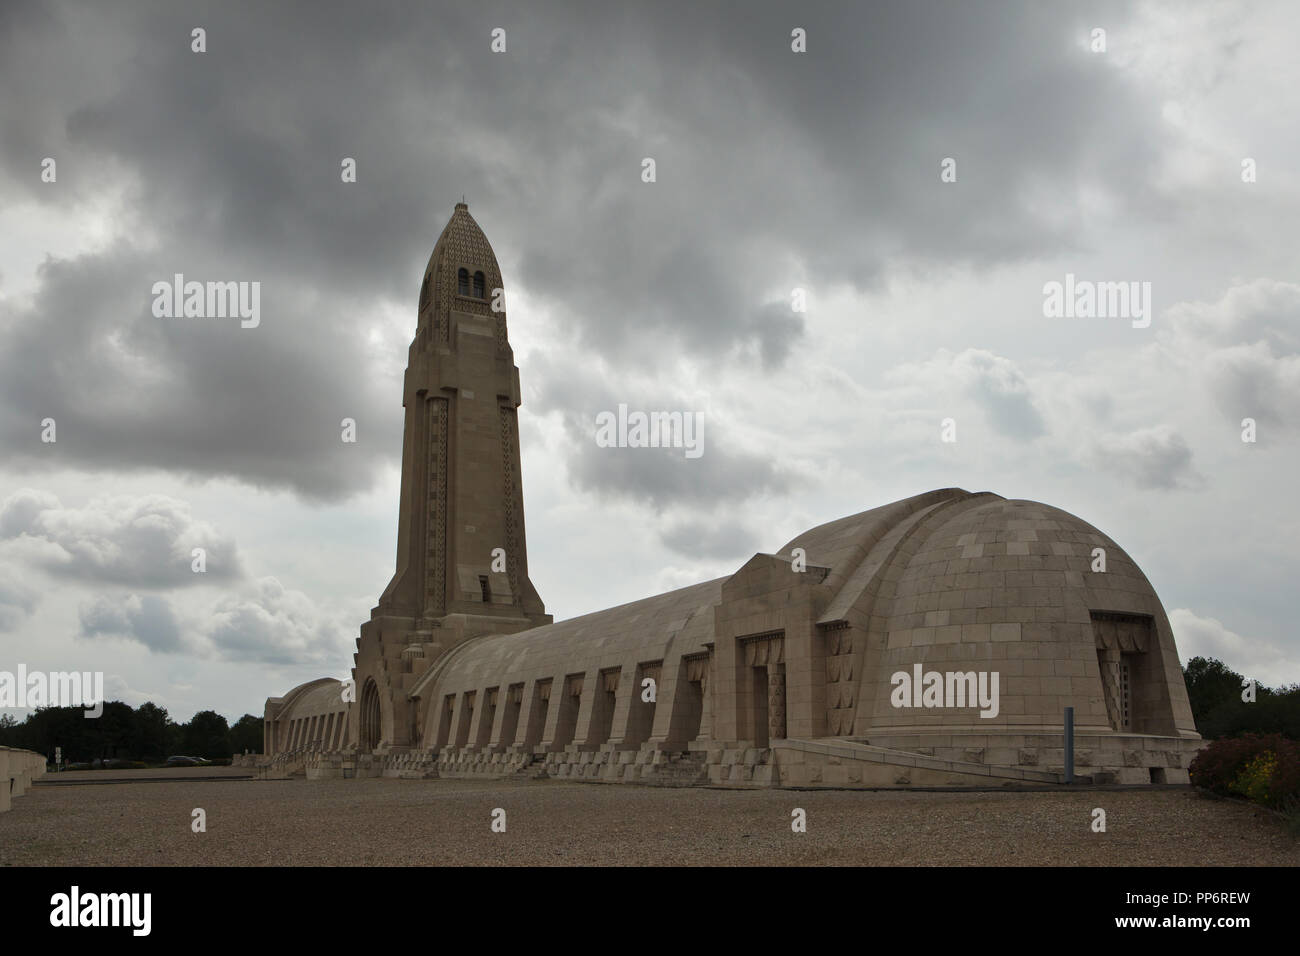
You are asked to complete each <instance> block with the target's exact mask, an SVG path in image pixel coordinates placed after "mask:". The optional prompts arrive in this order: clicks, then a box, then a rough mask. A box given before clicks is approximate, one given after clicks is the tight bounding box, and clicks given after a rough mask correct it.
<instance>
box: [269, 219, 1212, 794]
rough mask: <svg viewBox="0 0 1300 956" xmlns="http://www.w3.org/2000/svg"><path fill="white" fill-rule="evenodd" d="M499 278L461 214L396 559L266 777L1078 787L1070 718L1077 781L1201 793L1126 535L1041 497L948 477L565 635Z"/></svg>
mask: <svg viewBox="0 0 1300 956" xmlns="http://www.w3.org/2000/svg"><path fill="white" fill-rule="evenodd" d="M503 287H504V283H503V281H502V276H501V270H500V268H499V266H498V265H497V260H496V256H495V254H494V253H493V251H492V247H491V246H490V245H489V244H488V241H487V238H486V237H485V236H484V234H483V231H482V230H481V229H480V228H479V226H478V224H477V223H476V222H475V221H474V219H473V218H472V217H471V216H470V214H469V209H468V208H467V207H466V205H465V204H464V203H460V204H458V205H457V206H456V209H455V212H454V213H453V214H452V217H451V220H450V221H449V222H448V223H447V226H446V228H445V229H444V230H443V232H442V235H441V236H440V237H439V239H438V242H437V244H436V245H435V246H434V249H433V255H432V256H431V257H430V258H429V264H428V267H427V269H426V270H425V274H424V281H423V283H422V284H421V286H420V298H419V311H418V316H419V318H418V324H417V327H416V332H415V339H414V341H413V342H412V343H411V347H410V352H409V360H408V365H407V370H406V378H405V383H404V385H403V394H402V401H403V405H404V406H405V409H406V421H405V433H404V439H403V447H402V486H401V507H400V514H399V519H398V520H399V524H398V541H397V569H396V572H395V573H394V575H393V578H392V580H391V582H390V583H389V584H388V587H387V588H386V589H385V590H384V592H383V594H382V595H381V596H380V598H379V603H378V606H376V607H375V608H374V609H373V610H372V612H371V616H370V620H369V621H366V622H365V623H364V624H362V625H361V633H360V637H359V639H358V640H357V650H356V654H355V655H354V656H353V668H352V681H350V682H348V681H342V682H341V681H338V680H334V679H330V678H324V679H321V680H317V681H312V682H310V683H307V684H303V685H301V686H299V687H296V688H294V689H293V690H292V691H290V692H289V693H288V694H286V695H285V696H284V697H282V698H271V699H269V700H268V701H267V702H266V712H265V746H264V750H265V754H264V755H263V756H261V757H260V758H258V759H259V760H260V762H261V763H262V765H263V766H265V767H266V768H267V770H268V772H271V773H284V774H293V773H300V772H301V773H305V775H307V776H309V777H316V776H331V775H334V776H367V775H377V774H387V775H394V776H433V775H438V776H465V775H472V774H492V775H505V774H513V773H524V774H531V775H538V774H541V773H546V774H549V775H551V776H559V777H569V778H573V779H580V780H591V781H593V782H596V781H600V782H641V783H652V784H662V785H688V784H693V783H702V782H713V783H715V784H718V783H721V784H734V785H739V786H780V785H788V786H810V785H811V786H815V785H826V786H854V785H858V786H907V785H912V786H934V785H940V786H942V785H949V784H952V785H971V784H985V785H987V784H989V783H990V782H992V783H993V784H994V785H1003V784H1007V783H1013V784H1014V783H1042V782H1061V781H1062V780H1063V775H1062V771H1063V766H1064V757H1063V749H1064V737H1063V714H1064V711H1065V708H1067V707H1072V708H1073V709H1074V721H1075V764H1076V774H1077V775H1079V776H1080V777H1082V778H1092V779H1093V780H1094V781H1096V782H1108V781H1109V782H1119V783H1147V782H1152V783H1158V782H1168V783H1173V782H1186V781H1187V766H1188V763H1189V761H1190V760H1191V757H1192V756H1193V755H1194V754H1195V752H1196V750H1197V749H1198V748H1199V746H1200V737H1199V735H1198V734H1197V732H1196V728H1195V726H1194V724H1193V722H1192V715H1191V710H1190V707H1189V705H1188V699H1187V690H1186V687H1185V686H1184V683H1183V677H1182V672H1181V670H1180V666H1179V660H1178V651H1177V649H1176V648H1175V646H1174V637H1173V634H1172V632H1171V631H1170V628H1169V621H1168V619H1167V618H1166V616H1165V612H1164V609H1163V607H1162V606H1161V603H1160V599H1159V598H1158V597H1157V596H1156V593H1155V591H1154V590H1153V589H1152V587H1151V585H1150V583H1149V582H1148V581H1147V579H1146V577H1145V575H1143V573H1142V571H1141V570H1140V569H1139V568H1138V567H1137V565H1136V564H1135V563H1134V562H1133V560H1132V559H1131V558H1130V557H1129V556H1128V555H1127V554H1126V553H1125V552H1124V551H1123V550H1122V549H1121V548H1120V546H1119V545H1118V544H1116V543H1115V542H1114V541H1113V540H1111V538H1110V537H1108V536H1107V535H1105V534H1103V533H1102V532H1101V531H1099V530H1098V529H1096V528H1094V527H1093V526H1091V525H1090V524H1088V523H1087V522H1085V521H1083V520H1082V519H1080V518H1076V517H1075V516H1074V515H1072V514H1069V513H1068V512H1065V511H1062V510H1060V509H1058V508H1053V507H1051V506H1049V505H1045V504H1040V503H1038V502H1033V501H1019V500H1008V499H1006V498H1003V497H1001V496H999V495H996V494H992V493H990V492H978V493H971V492H968V491H963V490H961V489H958V488H944V489H940V490H937V491H929V492H926V493H924V494H919V495H916V496H914V497H911V498H906V499H904V500H902V501H896V502H893V503H892V504H886V505H884V506H882V507H877V508H873V509H871V510H868V511H863V512H862V513H860V514H855V515H850V516H848V517H845V518H840V519H839V520H837V521H831V522H829V523H827V524H823V525H820V526H818V527H816V528H811V529H809V530H808V531H805V532H804V533H802V534H800V535H798V536H796V537H795V538H794V539H793V540H791V541H788V542H786V543H785V544H784V545H782V546H781V547H780V548H777V549H776V550H774V551H772V552H771V553H765V554H755V555H754V556H753V557H751V558H750V559H749V560H748V561H746V562H745V563H744V564H743V565H742V566H741V567H739V568H738V569H737V570H736V572H735V573H734V574H732V575H730V576H728V577H723V578H719V579H717V580H714V581H705V582H703V583H700V584H696V585H693V586H691V587H686V588H681V589H680V590H676V591H671V592H669V593H667V594H660V595H657V596H655V597H650V598H646V599H645V600H642V601H636V602H633V603H631V604H624V605H622V606H620V607H615V608H610V609H609V610H606V611H598V612H596V613H593V614H586V615H583V616H581V617H576V618H572V619H570V620H567V621H562V622H560V623H554V622H553V620H552V618H551V615H550V614H548V613H546V609H545V606H544V605H543V603H542V600H541V598H540V597H539V595H538V593H537V589H536V588H535V587H534V586H533V583H532V581H531V580H530V578H529V574H528V550H527V543H526V537H525V531H524V502H523V493H522V475H521V469H520V455H519V423H518V409H519V405H520V392H519V370H518V369H517V368H516V367H515V364H514V353H513V351H512V350H511V347H510V341H509V337H508V335H507V325H506V313H505V311H504V310H503V308H502V307H501V305H502V303H501V301H500V297H499V293H498V290H501V289H502V288H503ZM612 453H616V454H618V453H627V452H612ZM611 557H612V556H611Z"/></svg>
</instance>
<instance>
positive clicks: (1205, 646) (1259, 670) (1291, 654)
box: [1169, 607, 1300, 686]
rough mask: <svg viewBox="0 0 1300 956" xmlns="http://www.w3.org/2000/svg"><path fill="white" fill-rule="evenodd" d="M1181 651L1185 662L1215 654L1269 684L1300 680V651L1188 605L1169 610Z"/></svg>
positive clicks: (1214, 655)
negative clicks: (1236, 628)
mask: <svg viewBox="0 0 1300 956" xmlns="http://www.w3.org/2000/svg"><path fill="white" fill-rule="evenodd" d="M1169 626H1170V627H1171V628H1173V631H1174V640H1175V641H1176V642H1177V644H1178V653H1179V655H1180V656H1181V658H1182V663H1183V664H1184V665H1185V664H1186V663H1187V662H1188V661H1189V660H1191V659H1192V658H1193V657H1216V658H1218V659H1219V660H1221V661H1223V663H1224V664H1226V665H1227V666H1228V667H1230V668H1231V669H1232V670H1234V671H1236V672H1237V673H1239V674H1241V675H1242V676H1243V677H1249V678H1253V679H1254V680H1257V681H1260V682H1262V683H1264V684H1267V685H1270V686H1277V685H1281V684H1293V683H1296V682H1300V652H1297V651H1296V649H1295V648H1284V647H1279V646H1277V645H1276V644H1271V643H1269V642H1268V641H1263V640H1259V639H1258V638H1248V637H1244V636H1242V635H1241V634H1238V633H1236V632H1235V631H1232V630H1229V629H1228V628H1227V627H1226V626H1225V625H1224V624H1223V622H1222V621H1219V620H1216V619H1215V618H1212V617H1201V616H1200V615H1198V614H1197V613H1196V612H1194V611H1191V610H1188V609H1187V608H1182V607H1180V608H1174V609H1173V610H1172V611H1170V612H1169Z"/></svg>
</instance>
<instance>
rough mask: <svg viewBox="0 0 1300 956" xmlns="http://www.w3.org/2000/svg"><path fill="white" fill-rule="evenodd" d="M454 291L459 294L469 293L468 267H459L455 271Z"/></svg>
mask: <svg viewBox="0 0 1300 956" xmlns="http://www.w3.org/2000/svg"><path fill="white" fill-rule="evenodd" d="M456 291H457V292H458V293H460V294H461V295H469V270H468V269H461V270H459V271H458V272H457V273H456Z"/></svg>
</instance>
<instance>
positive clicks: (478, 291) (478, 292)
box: [474, 272, 486, 299]
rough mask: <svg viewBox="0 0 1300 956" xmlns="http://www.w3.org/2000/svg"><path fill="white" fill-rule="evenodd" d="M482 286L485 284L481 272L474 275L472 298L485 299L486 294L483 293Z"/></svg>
mask: <svg viewBox="0 0 1300 956" xmlns="http://www.w3.org/2000/svg"><path fill="white" fill-rule="evenodd" d="M484 285H485V282H484V279H483V273H481V272H476V273H474V298H476V299H482V298H485V297H486V294H485V292H484Z"/></svg>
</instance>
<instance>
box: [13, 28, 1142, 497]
mask: <svg viewBox="0 0 1300 956" xmlns="http://www.w3.org/2000/svg"><path fill="white" fill-rule="evenodd" d="M1100 9H1101V10H1102V12H1103V13H1105V22H1106V24H1107V26H1108V27H1109V29H1111V31H1112V33H1114V32H1117V31H1121V30H1122V28H1123V19H1124V14H1122V13H1120V12H1116V10H1117V9H1118V8H1100ZM1092 12H1093V11H1089V16H1087V17H1085V16H1083V15H1082V14H1079V13H1078V12H1077V11H1073V10H1071V11H1068V12H1066V11H1065V10H1063V9H1062V8H1057V7H1053V6H1048V5H1040V4H1033V3H1026V4H1009V5H1002V6H996V7H995V6H989V5H985V4H978V5H977V4H963V3H953V4H932V3H923V4H912V3H897V4H886V5H865V4H834V5H815V4H814V5H811V6H801V7H799V8H797V9H795V8H790V7H787V6H785V5H776V4H772V5H769V6H764V5H759V4H753V3H744V4H740V3H735V4H725V5H724V4H718V5H686V4H671V3H669V4H643V5H640V6H637V7H635V8H627V7H624V6H621V5H619V6H614V5H610V6H603V5H596V4H587V3H580V4H574V5H571V6H563V5H560V4H550V3H548V4H517V5H492V4H486V5H481V6H473V5H463V6H462V5H456V6H451V5H441V4H438V5H433V4H430V5H423V4H421V5H411V4H382V3H381V4H367V5H364V6H355V7H354V6H347V5H341V4H340V5H321V4H316V3H311V4H308V3H303V4H297V5H295V4H289V3H279V4H273V5H265V4H259V5H254V4H220V5H217V4H212V5H210V6H208V5H199V6H196V7H183V8H177V7H175V6H172V5H162V4H159V5H145V6H135V7H129V8H116V7H115V8H112V9H109V8H107V7H101V6H98V5H92V4H61V5H57V6H54V7H45V6H37V5H34V4H33V5H27V4H16V5H13V4H11V5H6V6H5V9H4V12H3V13H2V14H0V89H3V90H4V93H3V94H0V95H2V96H3V104H2V105H3V110H0V117H2V118H0V124H2V125H0V197H3V198H5V199H6V200H10V201H16V200H19V199H24V200H28V201H33V200H34V201H36V202H39V203H41V204H45V205H46V206H47V208H51V209H57V210H58V211H61V212H63V213H65V214H66V213H68V212H69V211H70V210H73V209H75V208H78V207H76V205H75V204H76V203H78V202H79V201H80V200H83V199H84V198H86V197H87V196H88V195H94V194H96V193H97V192H98V191H100V190H106V189H123V190H125V192H124V195H125V196H126V197H127V202H128V205H129V208H130V211H131V213H132V221H133V222H138V223H139V228H140V232H141V234H140V235H138V236H132V237H129V238H123V239H121V240H119V241H118V243H117V244H116V245H115V246H113V247H112V248H109V249H107V250H104V251H102V252H97V253H94V254H90V255H87V256H84V257H82V258H79V259H74V260H71V261H55V262H52V263H50V264H48V265H47V266H46V268H45V269H44V271H43V272H42V274H41V277H40V280H41V288H40V290H39V293H38V295H37V296H36V298H35V301H34V303H33V304H32V305H31V307H30V308H28V307H26V306H23V305H20V304H16V303H13V302H8V303H6V304H5V305H4V306H3V313H2V314H0V394H2V396H3V401H2V402H0V407H2V408H3V409H4V411H3V413H2V415H3V417H0V442H3V443H4V445H5V447H6V448H7V449H10V448H11V449H13V456H14V461H15V463H16V464H21V463H27V464H32V463H48V462H49V461H51V460H57V461H59V462H60V463H62V464H81V465H90V466H95V467H105V468H114V469H129V468H135V467H159V468H169V469H176V470H178V471H183V472H188V473H192V474H195V475H200V476H206V475H231V476H236V477H239V478H242V479H244V480H247V481H249V482H253V483H257V484H265V485H269V486H281V487H290V488H293V489H295V490H297V491H299V492H300V493H303V494H306V495H309V496H315V497H320V498H334V497H338V496H342V495H345V494H347V493H349V492H352V491H355V490H357V489H359V488H362V487H364V486H366V485H367V484H368V482H369V481H370V480H371V475H372V471H373V464H374V462H375V461H376V460H384V459H388V460H393V459H394V458H395V456H396V455H397V453H398V450H399V447H400V437H399V432H400V425H401V412H400V409H399V408H398V406H397V394H396V389H395V387H394V386H393V384H392V383H391V382H387V381H384V380H383V379H382V378H377V377H376V376H375V375H374V374H373V372H372V369H371V368H370V367H369V366H368V365H366V364H365V363H363V362H362V361H361V358H360V357H361V356H362V355H364V354H365V351H366V338H365V335H366V332H367V328H368V325H369V324H370V321H371V316H372V314H373V311H374V310H375V309H376V308H377V307H378V306H379V305H381V304H396V305H398V306H399V307H401V308H409V309H410V310H411V313H410V314H411V327H412V330H413V327H414V308H415V298H416V294H417V292H418V286H419V279H420V270H421V267H422V266H423V264H424V261H425V259H426V258H427V256H428V253H429V250H430V248H431V247H432V244H433V242H434V240H435V239H436V238H437V235H438V233H439V231H440V230H441V227H442V225H443V223H444V222H445V219H446V217H447V216H448V215H449V213H450V210H451V205H452V203H453V202H454V201H456V200H457V199H459V197H460V194H461V193H462V192H464V193H466V194H468V196H469V198H470V204H471V209H472V210H473V212H474V214H475V215H476V217H477V218H478V219H479V221H480V223H481V224H482V225H483V226H484V229H485V231H486V232H487V234H488V236H489V238H490V239H491V240H492V241H493V242H494V244H495V245H496V248H497V251H498V254H499V257H500V258H501V259H502V260H503V267H504V268H505V272H506V283H507V286H509V284H510V283H511V282H512V281H515V282H519V281H522V282H523V283H524V284H526V285H527V287H528V288H529V289H530V291H532V292H533V293H535V294H536V295H537V296H539V297H540V298H541V299H542V300H543V301H544V302H546V303H547V304H549V305H550V306H552V307H553V308H554V309H555V310H556V311H557V312H559V313H560V314H563V315H565V316H566V319H567V327H568V328H569V329H570V330H571V337H570V339H569V340H568V341H567V342H566V346H567V347H568V348H570V349H573V350H585V351H587V352H590V351H592V350H595V351H597V352H599V353H600V354H601V355H602V356H603V357H604V358H605V359H606V360H607V361H608V362H610V363H611V365H613V366H615V367H618V366H620V365H622V366H626V367H631V368H636V369H637V370H639V371H642V372H651V373H652V372H653V371H654V370H655V369H656V368H658V367H659V363H661V362H665V361H668V360H671V359H672V358H673V356H674V354H675V353H676V352H679V351H683V350H684V351H685V352H686V353H688V354H690V355H691V356H693V357H696V358H699V359H703V360H705V361H714V362H740V363H746V364H748V365H759V366H761V367H763V368H764V369H767V370H770V369H773V368H775V367H777V366H779V365H780V364H781V362H782V361H783V360H784V358H785V357H786V356H787V355H788V354H789V353H790V351H791V350H792V349H794V348H797V347H798V342H799V340H800V337H801V336H802V334H803V325H802V323H801V321H799V317H798V316H795V315H791V314H785V313H784V312H783V310H782V309H781V308H779V307H776V306H774V305H772V303H773V302H774V297H776V298H775V300H776V301H781V300H783V297H785V296H787V295H788V293H789V289H790V288H792V287H794V286H796V285H804V284H811V285H812V286H814V287H817V286H824V285H830V284H834V283H850V284H853V285H855V286H858V287H867V286H871V285H872V284H873V283H875V282H876V281H877V279H878V277H879V276H880V275H881V273H882V270H883V269H884V268H885V266H886V263H887V262H889V263H895V264H898V263H901V264H909V263H910V264H912V265H914V266H916V267H918V268H922V269H925V268H931V267H935V268H938V267H946V266H947V265H948V264H951V263H957V262H961V263H975V264H991V263H998V262H1002V261H1006V260H1014V259H1019V258H1026V257H1033V256H1039V255H1045V254H1049V253H1052V252H1054V251H1059V250H1061V249H1067V248H1070V247H1071V245H1072V243H1073V242H1074V238H1073V236H1074V230H1075V228H1076V227H1077V226H1078V225H1079V220H1080V213H1079V210H1077V209H1076V208H1075V207H1074V205H1073V199H1072V197H1074V196H1077V195H1079V194H1080V192H1081V189H1080V187H1081V186H1085V185H1096V184H1098V183H1103V182H1104V183H1106V184H1108V185H1107V189H1108V190H1109V191H1110V192H1112V193H1113V191H1114V190H1115V189H1121V190H1124V189H1127V190H1130V192H1129V194H1128V195H1126V196H1123V197H1121V198H1122V199H1123V201H1125V202H1128V203H1130V204H1132V205H1133V206H1134V207H1135V208H1136V207H1140V206H1141V204H1142V203H1144V202H1151V201H1153V200H1146V199H1142V198H1141V197H1142V196H1143V195H1144V188H1143V183H1144V181H1145V177H1146V175H1147V172H1148V170H1149V167H1150V165H1151V162H1152V155H1153V150H1152V136H1153V135H1154V134H1153V133H1152V130H1154V129H1156V128H1158V125H1159V124H1158V123H1156V122H1154V121H1153V118H1154V115H1155V114H1153V112H1152V111H1153V109H1154V107H1153V106H1152V105H1151V104H1148V103H1145V102H1144V101H1142V100H1141V99H1139V98H1137V97H1135V96H1133V95H1131V93H1130V91H1129V90H1126V89H1125V88H1124V87H1123V86H1121V85H1120V84H1121V81H1120V79H1119V78H1118V75H1117V73H1116V72H1115V71H1112V70H1107V69H1105V68H1104V67H1103V65H1102V64H1101V63H1100V62H1098V61H1097V60H1096V59H1095V58H1094V59H1090V58H1089V57H1088V56H1087V55H1086V54H1084V53H1083V52H1082V51H1081V50H1080V49H1079V44H1080V40H1081V37H1082V36H1083V35H1084V34H1085V33H1086V29H1087V28H1088V27H1089V26H1091V25H1093V23H1092V19H1093V18H1092V16H1091V14H1092ZM196 25H199V26H203V27H204V28H205V29H206V30H207V44H208V52H206V53H203V54H196V53H192V52H191V51H190V30H191V28H193V27H194V26H196ZM796 25H797V26H801V27H804V28H806V29H807V31H808V37H809V40H808V44H809V52H808V53H807V54H803V55H795V54H792V53H791V52H790V29H791V27H792V26H796ZM497 26H500V27H504V28H505V29H506V30H507V37H508V49H507V52H506V53H504V54H500V55H494V54H492V53H491V52H490V51H489V46H488V44H489V31H490V30H491V29H492V28H493V27H497ZM47 155H48V156H54V157H55V158H56V159H57V160H58V162H59V181H58V183H57V184H42V183H41V182H40V181H39V176H38V173H39V163H40V159H41V158H42V157H44V156H47ZM344 156H350V157H355V158H356V159H357V161H358V182H357V183H356V184H354V185H343V184H341V183H340V182H339V161H340V160H341V159H342V158H343V157H344ZM647 156H649V157H653V158H654V159H655V161H656V163H657V175H658V181H657V182H655V183H653V184H646V183H643V182H642V181H641V161H642V159H643V158H644V157H647ZM946 156H952V157H954V158H956V159H957V162H958V182H957V183H956V184H953V185H950V186H943V185H941V184H940V183H939V181H938V170H939V161H940V160H941V159H942V158H943V157H946ZM1043 195H1050V196H1053V197H1055V200H1054V201H1053V202H1052V203H1050V204H1048V208H1050V210H1051V218H1050V219H1048V218H1044V215H1043V212H1042V210H1043V208H1044V204H1043V203H1042V202H1039V201H1035V197H1038V198H1039V199H1041V197H1042V196H1043ZM175 272H183V273H185V274H186V275H187V277H189V278H197V279H200V280H226V279H231V280H243V281H261V282H262V283H263V293H264V299H263V311H264V317H263V321H262V325H261V326H260V327H259V328H258V329H255V330H240V329H238V328H237V327H236V326H235V325H233V324H231V323H226V324H224V325H222V324H216V325H212V324H205V323H206V320H200V321H199V322H198V323H188V324H187V323H182V322H179V321H177V320H160V319H156V318H154V317H153V316H152V315H150V314H149V311H148V302H149V295H148V290H149V288H150V286H151V284H152V283H153V282H154V281H158V280H162V279H166V278H168V277H170V276H171V275H172V274H173V273H175ZM520 320H521V317H519V316H514V317H512V322H513V323H518V322H519V321H520ZM647 341H650V342H655V343H658V344H659V347H658V348H652V349H647V348H646V347H645V345H646V342H647ZM391 361H392V363H393V364H397V363H400V362H401V361H402V356H400V355H396V356H393V357H392V358H391ZM46 416H49V417H54V418H56V419H57V420H58V422H59V429H60V431H59V443H58V445H57V446H42V445H40V444H39V443H38V442H37V441H36V437H35V436H36V435H37V434H38V431H37V424H38V423H39V421H40V420H41V419H42V418H44V417H46ZM343 417H353V418H356V419H357V420H358V425H359V434H360V436H361V442H362V444H361V445H360V446H349V445H344V444H342V443H341V442H339V440H338V427H339V426H338V422H339V420H340V419H341V418H343ZM367 443H368V444H367ZM56 449H57V451H56ZM594 451H598V450H597V449H592V448H587V447H584V448H583V450H582V453H581V455H580V457H579V458H578V459H577V460H576V461H575V462H574V463H573V464H572V467H573V472H574V474H575V476H576V477H578V478H579V480H580V481H590V482H593V483H594V484H596V485H602V486H603V485H608V484H609V483H610V482H614V483H619V484H627V485H630V486H631V487H632V488H634V489H638V488H639V489H640V492H639V493H644V494H648V495H651V496H653V497H655V498H657V499H663V497H664V496H666V495H676V494H679V493H687V494H693V493H694V490H693V489H695V488H696V482H697V481H698V480H699V479H698V477H697V476H695V475H691V476H690V477H686V473H685V472H684V471H682V469H680V468H678V466H677V465H675V464H674V465H671V466H670V465H669V464H667V463H664V462H654V461H647V462H646V463H643V464H638V465H636V466H635V467H634V466H631V465H627V464H619V463H618V462H619V461H620V459H618V458H617V457H615V458H610V459H609V460H608V461H607V460H605V459H597V458H596V457H593V452H594ZM651 457H653V456H651ZM752 464H753V462H748V461H741V460H740V459H739V458H736V457H733V458H732V459H727V458H725V457H717V458H713V459H711V460H710V463H709V464H708V465H706V466H705V469H712V470H711V471H710V472H709V476H708V477H707V478H706V480H705V484H706V485H719V484H731V483H737V484H738V485H739V486H740V487H741V488H742V490H743V489H744V487H745V486H746V485H753V479H752V477H751V476H750V475H749V468H750V466H751V465H752ZM611 469H612V470H611ZM697 470H698V469H697ZM678 479H680V480H678ZM656 482H659V483H661V484H655V483H656ZM762 484H763V482H762V481H760V482H759V485H760V486H761V485H762ZM700 493H701V494H702V493H704V492H700Z"/></svg>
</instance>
